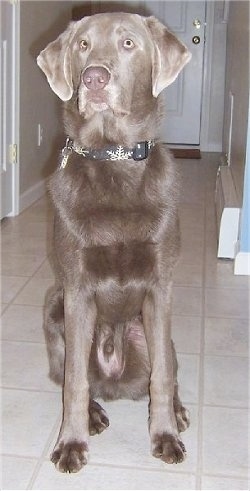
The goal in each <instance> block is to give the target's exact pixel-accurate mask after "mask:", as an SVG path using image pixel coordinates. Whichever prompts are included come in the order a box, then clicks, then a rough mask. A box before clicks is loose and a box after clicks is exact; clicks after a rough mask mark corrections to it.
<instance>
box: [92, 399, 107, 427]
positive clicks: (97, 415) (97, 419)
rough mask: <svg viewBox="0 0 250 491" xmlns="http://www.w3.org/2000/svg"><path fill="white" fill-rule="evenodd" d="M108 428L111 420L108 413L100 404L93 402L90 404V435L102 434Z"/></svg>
mask: <svg viewBox="0 0 250 491" xmlns="http://www.w3.org/2000/svg"><path fill="white" fill-rule="evenodd" d="M108 426H109V419H108V416H107V413H106V411H104V409H103V408H102V407H101V406H100V404H98V402H96V401H93V400H91V401H90V403H89V434H90V435H96V434H97V433H102V431H103V430H105V429H106V428H107V427H108Z"/></svg>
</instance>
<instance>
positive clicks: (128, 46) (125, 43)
mask: <svg viewBox="0 0 250 491" xmlns="http://www.w3.org/2000/svg"><path fill="white" fill-rule="evenodd" d="M123 47H124V48H125V49H132V48H134V42H133V41H132V39H125V40H124V41H123Z"/></svg>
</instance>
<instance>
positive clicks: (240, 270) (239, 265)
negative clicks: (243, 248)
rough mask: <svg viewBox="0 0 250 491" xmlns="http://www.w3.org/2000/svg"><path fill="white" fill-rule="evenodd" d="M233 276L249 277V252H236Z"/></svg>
mask: <svg viewBox="0 0 250 491" xmlns="http://www.w3.org/2000/svg"><path fill="white" fill-rule="evenodd" d="M234 274H235V275H246V276H247V275H248V276H249V275H250V252H238V253H237V254H236V256H235V260H234Z"/></svg>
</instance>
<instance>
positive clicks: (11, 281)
mask: <svg viewBox="0 0 250 491" xmlns="http://www.w3.org/2000/svg"><path fill="white" fill-rule="evenodd" d="M27 281H28V278H26V277H24V276H23V277H22V276H4V275H3V276H2V277H1V301H2V303H9V302H11V301H12V300H13V299H14V297H15V296H16V295H17V294H18V292H19V291H20V290H21V289H22V288H23V286H24V285H25V283H26V282H27Z"/></svg>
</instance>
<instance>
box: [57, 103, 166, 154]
mask: <svg viewBox="0 0 250 491" xmlns="http://www.w3.org/2000/svg"><path fill="white" fill-rule="evenodd" d="M64 114H65V118H64V121H65V132H66V134H67V135H68V136H69V137H70V138H71V139H74V142H75V143H76V144H77V145H79V146H81V147H92V148H102V147H104V146H106V145H109V144H115V145H123V146H128V147H131V146H133V145H134V144H135V143H136V142H138V141H144V140H155V139H157V136H158V135H157V133H158V127H159V122H160V119H161V114H162V103H161V101H160V99H159V98H158V99H154V98H153V97H152V101H151V104H149V107H148V110H147V111H145V108H144V107H142V106H141V107H137V108H136V109H135V108H134V107H133V111H131V113H130V114H126V115H122V114H114V112H113V111H112V110H111V109H107V110H105V111H102V112H93V114H91V115H88V117H86V116H85V115H84V114H83V115H81V114H79V111H78V108H77V103H76V101H74V100H73V99H72V100H71V101H69V102H68V103H66V104H65V106H64Z"/></svg>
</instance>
